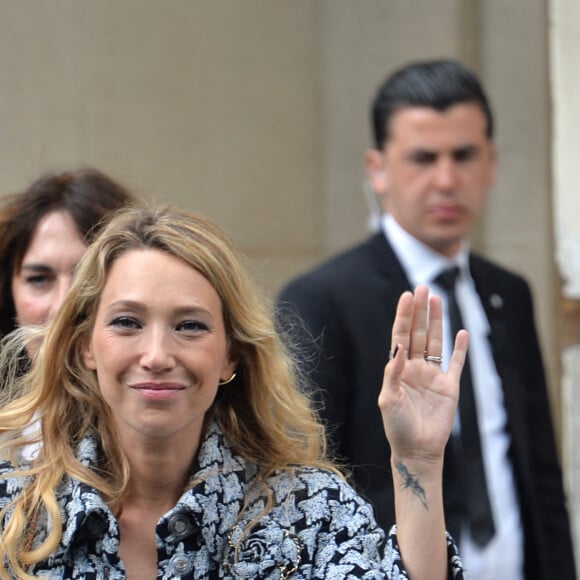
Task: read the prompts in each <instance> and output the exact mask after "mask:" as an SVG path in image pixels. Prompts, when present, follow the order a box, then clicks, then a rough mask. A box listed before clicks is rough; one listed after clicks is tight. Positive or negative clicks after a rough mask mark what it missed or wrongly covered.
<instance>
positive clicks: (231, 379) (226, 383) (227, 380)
mask: <svg viewBox="0 0 580 580" xmlns="http://www.w3.org/2000/svg"><path fill="white" fill-rule="evenodd" d="M235 378H236V373H232V376H231V377H230V378H229V379H226V380H225V381H220V382H219V383H218V386H219V387H223V386H224V385H229V384H230V383H231V382H232V381H233V380H234V379H235Z"/></svg>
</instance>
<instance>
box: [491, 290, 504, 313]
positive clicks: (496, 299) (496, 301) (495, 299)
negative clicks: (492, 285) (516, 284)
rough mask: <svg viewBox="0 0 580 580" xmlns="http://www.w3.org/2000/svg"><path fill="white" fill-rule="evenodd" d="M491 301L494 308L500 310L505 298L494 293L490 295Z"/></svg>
mask: <svg viewBox="0 0 580 580" xmlns="http://www.w3.org/2000/svg"><path fill="white" fill-rule="evenodd" d="M489 303H490V304H491V306H492V308H495V309H496V310H499V309H500V308H501V307H502V306H503V298H502V297H501V296H500V295H499V294H492V295H491V296H490V297H489Z"/></svg>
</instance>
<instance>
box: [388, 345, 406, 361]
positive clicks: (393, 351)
mask: <svg viewBox="0 0 580 580" xmlns="http://www.w3.org/2000/svg"><path fill="white" fill-rule="evenodd" d="M398 352H399V347H398V346H396V347H395V348H392V349H391V350H390V351H389V360H393V359H394V358H395V356H397V353H398ZM403 355H404V356H405V358H409V351H408V350H407V349H405V352H404V353H403Z"/></svg>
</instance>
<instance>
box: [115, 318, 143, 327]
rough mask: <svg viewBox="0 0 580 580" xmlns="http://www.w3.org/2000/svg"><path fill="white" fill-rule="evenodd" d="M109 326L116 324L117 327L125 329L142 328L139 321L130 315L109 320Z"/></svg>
mask: <svg viewBox="0 0 580 580" xmlns="http://www.w3.org/2000/svg"><path fill="white" fill-rule="evenodd" d="M109 326H116V327H117V328H122V329H124V330H130V329H138V328H141V325H140V324H139V322H138V321H137V320H135V319H134V318H131V317H130V316H117V317H116V318H113V320H111V322H109Z"/></svg>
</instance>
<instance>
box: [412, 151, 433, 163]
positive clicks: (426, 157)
mask: <svg viewBox="0 0 580 580" xmlns="http://www.w3.org/2000/svg"><path fill="white" fill-rule="evenodd" d="M435 159H436V156H435V155H434V154H433V153H428V152H427V151H417V152H416V153H413V155H411V161H412V162H413V163H415V164H417V165H429V164H431V163H433V162H434V161H435Z"/></svg>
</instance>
